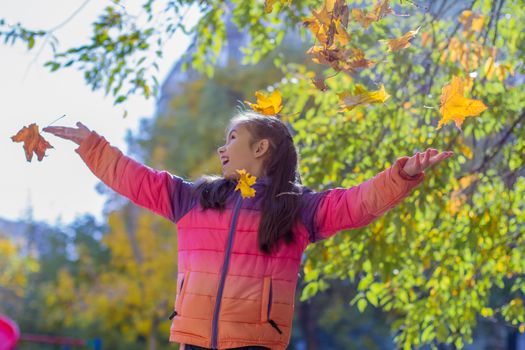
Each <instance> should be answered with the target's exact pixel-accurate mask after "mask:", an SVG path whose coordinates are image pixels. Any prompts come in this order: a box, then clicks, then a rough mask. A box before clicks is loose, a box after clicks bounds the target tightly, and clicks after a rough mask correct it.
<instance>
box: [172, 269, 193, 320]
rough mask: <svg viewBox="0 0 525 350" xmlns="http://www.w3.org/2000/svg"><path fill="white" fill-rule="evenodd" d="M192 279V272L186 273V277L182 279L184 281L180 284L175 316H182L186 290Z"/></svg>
mask: <svg viewBox="0 0 525 350" xmlns="http://www.w3.org/2000/svg"><path fill="white" fill-rule="evenodd" d="M189 277H190V272H189V271H186V272H185V273H184V277H182V281H181V282H180V288H179V290H178V291H177V294H178V295H177V301H176V302H175V311H174V312H175V314H176V315H181V311H182V301H183V299H184V295H185V294H186V288H187V287H188V280H189Z"/></svg>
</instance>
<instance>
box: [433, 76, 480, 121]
mask: <svg viewBox="0 0 525 350" xmlns="http://www.w3.org/2000/svg"><path fill="white" fill-rule="evenodd" d="M464 92H465V88H464V83H463V81H462V80H461V79H460V78H459V77H457V76H454V77H453V78H452V82H451V83H450V84H449V85H445V86H444V87H443V90H442V93H441V104H440V108H439V111H440V112H441V115H442V116H443V117H442V118H441V120H440V121H439V124H438V126H437V129H438V130H439V129H440V128H441V126H443V124H445V123H447V122H448V121H451V120H453V121H454V122H455V123H456V127H457V128H458V129H459V130H461V125H462V124H463V121H464V120H465V117H470V116H477V115H479V114H480V113H481V112H483V111H484V110H485V109H487V106H485V104H484V103H483V102H482V101H480V100H472V99H469V98H466V97H464Z"/></svg>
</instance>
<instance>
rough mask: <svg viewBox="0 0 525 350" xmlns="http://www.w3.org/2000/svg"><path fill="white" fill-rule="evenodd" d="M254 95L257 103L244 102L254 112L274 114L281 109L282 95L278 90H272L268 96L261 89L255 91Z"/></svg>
mask: <svg viewBox="0 0 525 350" xmlns="http://www.w3.org/2000/svg"><path fill="white" fill-rule="evenodd" d="M255 96H256V97H257V103H251V102H249V101H244V102H246V103H247V104H248V106H250V107H251V108H252V109H253V110H254V111H256V112H259V113H262V114H264V115H275V114H277V113H279V112H280V111H281V109H283V106H282V105H281V103H282V97H281V93H280V92H279V90H274V91H273V92H272V94H271V95H270V96H269V97H266V96H265V95H264V94H263V93H262V92H261V91H256V92H255Z"/></svg>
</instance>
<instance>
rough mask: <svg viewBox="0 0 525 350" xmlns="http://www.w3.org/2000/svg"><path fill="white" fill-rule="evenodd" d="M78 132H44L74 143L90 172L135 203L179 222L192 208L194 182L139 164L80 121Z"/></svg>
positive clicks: (53, 129)
mask: <svg viewBox="0 0 525 350" xmlns="http://www.w3.org/2000/svg"><path fill="white" fill-rule="evenodd" d="M77 126H79V129H74V128H67V127H47V128H44V129H43V131H47V132H51V133H53V134H54V135H56V136H59V137H62V138H66V139H69V140H72V141H73V142H75V143H77V144H78V145H79V147H78V148H76V149H75V152H77V153H78V154H79V155H80V157H81V158H82V160H83V161H84V162H85V163H86V165H87V166H88V167H89V168H90V170H91V171H92V172H93V174H95V176H97V177H98V178H99V179H100V180H101V181H102V182H104V183H105V184H106V185H107V186H109V187H110V188H111V189H113V190H114V191H116V192H117V193H119V194H121V195H123V196H125V197H127V198H129V199H130V200H131V201H132V202H133V203H135V204H137V205H140V206H142V207H144V208H147V209H149V210H151V211H153V212H154V213H156V214H159V215H161V216H164V217H165V218H167V219H169V220H171V221H173V222H177V221H178V220H179V219H180V218H181V217H182V216H183V215H184V214H185V213H186V212H187V211H188V210H189V208H190V207H191V205H192V204H193V203H192V198H191V187H192V183H190V182H187V181H184V180H183V179H182V178H180V177H178V176H175V175H172V174H170V173H169V172H167V171H158V170H155V169H152V168H150V167H148V166H146V165H143V164H140V163H139V162H137V161H135V160H133V159H132V158H130V157H127V156H125V155H124V154H123V153H122V152H121V151H120V150H119V149H118V148H117V147H115V146H111V145H110V144H109V142H108V141H107V140H106V139H105V138H104V137H103V136H100V135H99V134H98V133H97V132H95V131H94V130H93V131H91V130H89V129H87V128H86V127H85V126H84V125H83V124H81V123H80V122H79V123H77Z"/></svg>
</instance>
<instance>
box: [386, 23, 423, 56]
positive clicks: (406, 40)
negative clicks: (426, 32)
mask: <svg viewBox="0 0 525 350" xmlns="http://www.w3.org/2000/svg"><path fill="white" fill-rule="evenodd" d="M418 32H419V27H418V28H417V29H416V30H410V31H408V32H406V33H405V34H403V36H402V37H400V38H397V39H389V40H386V42H387V45H388V50H387V51H388V52H396V51H399V50H401V49H406V48H407V47H409V46H410V39H412V38H413V37H414V36H415V35H416V34H417V33H418Z"/></svg>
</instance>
